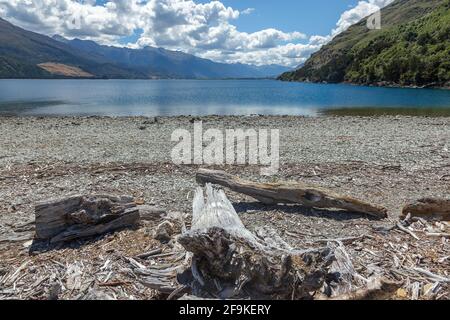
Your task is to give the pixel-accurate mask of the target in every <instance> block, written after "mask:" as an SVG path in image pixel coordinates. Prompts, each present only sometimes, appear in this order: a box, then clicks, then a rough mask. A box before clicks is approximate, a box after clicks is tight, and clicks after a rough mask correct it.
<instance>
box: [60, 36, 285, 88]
mask: <svg viewBox="0 0 450 320" xmlns="http://www.w3.org/2000/svg"><path fill="white" fill-rule="evenodd" d="M54 39H57V40H58V41H62V42H64V43H66V44H68V45H69V46H71V47H73V48H74V49H76V50H78V51H82V52H84V53H86V54H92V55H95V56H100V57H102V58H103V59H105V60H107V61H112V62H113V63H115V64H116V65H118V66H121V67H124V68H128V69H132V70H139V71H140V72H141V73H143V74H144V75H145V76H147V77H152V76H153V77H154V76H157V77H163V78H189V79H191V78H193V79H211V78H214V79H217V78H267V77H276V76H278V75H280V74H281V73H283V72H286V71H287V70H288V69H289V68H287V67H283V66H277V65H268V66H253V65H246V64H225V63H217V62H213V61H211V60H208V59H202V58H199V57H196V56H194V55H190V54H187V53H183V52H180V51H170V50H166V49H163V48H154V47H145V48H143V49H129V48H121V47H113V46H104V45H99V44H97V43H96V42H94V41H86V40H80V39H74V40H67V39H64V38H62V37H60V36H55V37H54Z"/></svg>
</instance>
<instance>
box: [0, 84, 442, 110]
mask: <svg viewBox="0 0 450 320" xmlns="http://www.w3.org/2000/svg"><path fill="white" fill-rule="evenodd" d="M377 112H378V113H383V114H384V113H393V114H401V113H405V114H411V113H412V114H425V115H427V114H436V115H450V90H435V89H399V88H375V87H358V86H351V85H344V84H337V85H331V84H307V83H290V82H280V81H275V80H211V81H206V80H198V81H197V80H142V81H141V80H0V114H13V115H39V116H66V115H71V116H72V115H84V116H89V115H107V116H159V115H212V114H219V115H250V114H278V115H280V114H282V115H318V114H323V113H325V114H327V113H328V114H347V113H350V114H358V115H364V114H372V113H373V114H376V113H377Z"/></svg>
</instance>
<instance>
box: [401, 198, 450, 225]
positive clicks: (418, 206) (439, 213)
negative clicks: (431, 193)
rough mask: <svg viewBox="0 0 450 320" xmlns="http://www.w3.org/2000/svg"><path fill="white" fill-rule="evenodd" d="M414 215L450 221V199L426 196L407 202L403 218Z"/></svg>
mask: <svg viewBox="0 0 450 320" xmlns="http://www.w3.org/2000/svg"><path fill="white" fill-rule="evenodd" d="M408 214H411V216H412V217H420V218H425V219H431V220H433V219H437V220H443V221H450V199H432V198H425V199H420V200H417V201H415V202H413V203H410V204H407V205H406V206H405V207H404V208H403V212H402V216H401V218H402V219H405V218H406V217H407V216H408Z"/></svg>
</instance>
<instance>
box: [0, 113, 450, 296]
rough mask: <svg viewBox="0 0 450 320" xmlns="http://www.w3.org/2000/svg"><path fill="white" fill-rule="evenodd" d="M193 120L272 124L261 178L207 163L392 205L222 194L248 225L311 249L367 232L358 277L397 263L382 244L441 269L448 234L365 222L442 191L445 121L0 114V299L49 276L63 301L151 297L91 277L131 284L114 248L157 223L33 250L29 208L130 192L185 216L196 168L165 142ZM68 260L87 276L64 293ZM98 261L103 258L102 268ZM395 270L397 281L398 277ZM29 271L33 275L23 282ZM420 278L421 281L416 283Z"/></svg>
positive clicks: (146, 235) (447, 268) (143, 243)
mask: <svg viewBox="0 0 450 320" xmlns="http://www.w3.org/2000/svg"><path fill="white" fill-rule="evenodd" d="M194 121H202V122H203V126H204V128H205V129H208V128H217V129H237V128H242V129H247V128H253V129H258V128H267V129H280V170H279V173H278V174H277V175H275V176H272V177H263V176H260V174H259V168H258V167H256V166H227V167H215V168H216V169H221V170H225V171H227V172H230V173H233V174H236V175H238V176H240V177H244V178H248V179H251V180H254V181H270V182H276V181H285V180H288V181H302V182H306V183H311V184H316V185H318V186H323V187H327V188H329V189H332V190H335V191H338V192H340V193H344V194H347V195H350V196H353V197H356V198H359V199H361V200H364V201H367V202H370V203H373V204H377V205H381V206H384V207H386V208H387V209H388V214H389V218H388V219H386V220H383V221H371V220H370V219H368V218H367V217H363V216H361V217H360V216H353V215H347V214H339V215H336V214H335V213H333V212H324V211H320V210H312V209H305V208H301V207H298V206H263V205H261V204H259V203H257V202H256V201H255V200H253V199H251V198H249V197H246V196H243V195H240V194H236V193H233V192H231V191H226V193H227V195H228V196H229V198H230V200H231V201H232V202H233V203H234V204H235V207H236V209H237V212H238V213H239V215H240V216H241V219H242V220H243V222H244V224H245V225H246V226H247V227H248V228H249V229H250V230H252V229H253V228H255V227H256V226H259V225H270V226H273V227H274V228H275V229H276V230H278V231H279V233H280V235H281V236H282V237H283V238H284V239H285V240H286V241H288V242H290V243H291V244H292V245H294V246H298V247H309V246H310V245H311V243H312V242H314V241H313V240H314V239H327V238H344V237H351V236H358V235H361V234H370V235H371V236H370V237H369V238H368V239H366V240H364V248H371V249H367V250H368V251H369V252H366V251H365V250H362V249H361V243H355V244H352V245H350V246H349V250H350V252H352V254H354V255H355V261H354V263H355V266H356V267H357V268H358V270H359V272H361V274H364V275H365V276H367V277H369V276H370V275H371V274H373V273H374V272H375V271H376V270H377V268H380V266H381V265H382V266H386V265H387V264H389V265H392V266H395V264H396V263H398V262H397V261H395V259H394V258H393V257H392V256H390V255H389V254H387V253H386V252H385V251H383V250H387V251H389V250H390V251H395V250H398V252H404V254H405V255H406V254H407V255H408V257H412V258H411V259H412V260H411V261H409V260H406V261H402V262H401V263H402V264H404V265H405V269H407V268H406V265H408V264H410V263H412V264H414V263H415V264H416V265H417V266H422V267H423V266H426V268H427V269H429V270H432V271H434V272H436V273H439V274H441V275H442V276H446V277H449V276H450V262H449V260H448V255H449V252H450V249H449V242H448V239H440V238H438V239H422V238H421V240H420V241H417V240H415V239H411V238H410V236H409V235H408V234H406V233H403V232H400V231H395V232H392V234H391V236H390V238H381V235H379V234H378V233H377V232H376V231H375V229H374V226H388V225H390V224H392V223H394V221H396V220H398V217H399V214H400V212H401V208H402V207H403V206H404V205H405V204H406V203H408V202H410V201H413V200H416V199H419V198H424V197H444V198H445V197H449V195H450V118H446V117H442V118H427V117H406V116H401V117H400V116H399V117H394V116H380V117H326V116H325V117H317V118H308V117H294V116H285V117H282V116H247V117H244V116H243V117H232V116H230V117H221V116H208V117H195V118H194V117H189V116H184V117H158V118H141V117H133V118H108V117H85V118H84V117H64V118H56V117H46V118H37V117H23V118H21V117H2V118H0V137H1V142H2V143H1V144H0V299H1V298H32V299H46V298H48V296H49V295H50V294H51V290H52V288H53V287H54V284H55V283H60V284H61V286H60V287H61V289H60V291H61V292H60V294H59V298H62V299H73V298H80V297H85V296H86V295H87V294H88V293H89V292H91V291H92V289H93V288H96V289H99V287H102V288H103V290H104V291H105V292H106V293H105V294H108V295H109V296H110V297H113V298H117V299H150V298H158V295H157V293H155V292H154V291H152V290H150V289H145V288H142V287H140V285H139V284H129V285H124V286H99V283H102V282H103V281H104V280H105V278H106V277H107V275H108V274H109V273H110V272H111V274H110V275H109V276H108V278H107V281H111V280H114V279H116V278H117V279H120V280H121V281H122V280H123V281H125V282H124V283H128V282H127V281H131V278H130V277H131V276H130V275H129V273H127V270H126V267H125V265H124V262H123V260H121V259H120V256H124V255H127V256H133V255H137V254H139V253H142V252H143V251H145V250H149V249H152V248H154V247H157V246H166V245H161V244H159V243H157V242H156V241H155V240H154V239H153V238H152V236H151V233H150V232H149V231H148V230H149V229H151V228H153V227H154V226H153V225H152V224H151V223H146V224H143V225H142V226H141V227H140V228H139V229H138V230H126V231H122V232H118V233H114V234H110V235H106V236H104V237H101V238H99V239H95V241H93V240H88V241H86V242H78V243H77V245H72V246H70V245H69V246H64V247H59V248H57V249H55V250H51V251H48V252H45V253H42V254H30V252H29V247H30V245H31V244H30V240H31V239H32V234H33V228H34V226H33V221H34V205H35V203H36V202H38V201H41V200H46V199H49V198H55V197H64V196H68V195H74V194H91V193H98V194H105V193H110V194H116V195H131V196H134V197H135V198H136V199H140V200H141V201H142V202H145V203H146V204H149V205H156V206H158V207H160V208H164V209H166V210H167V211H168V212H182V213H185V214H186V215H189V214H190V212H191V201H192V194H193V191H194V189H195V187H196V183H195V173H196V171H197V170H198V168H199V167H200V166H195V165H191V166H178V165H175V164H173V163H172V161H171V150H172V148H173V147H174V145H175V144H176V143H174V142H171V134H172V132H173V131H174V130H175V129H180V128H182V129H187V130H189V131H192V128H193V122H194ZM155 223H156V222H155ZM300 235H303V236H300ZM11 239H14V240H11ZM405 245H406V248H405ZM395 246H399V247H395ZM394 247H395V250H394V249H393V248H394ZM163 249H164V248H163ZM108 250H109V251H108ZM400 256H401V254H400V255H399V258H400ZM414 257H415V258H414ZM446 257H447V258H446ZM443 258H444V259H443ZM445 258H446V259H445ZM408 259H410V258H408ZM414 259H416V260H417V259H418V260H417V261H416V260H414ZM27 261H28V262H27ZM107 261H109V262H108V263H107ZM26 262H27V264H26V266H23V264H24V263H26ZM75 262H80V263H82V265H83V268H85V269H84V270H85V271H84V272H85V273H86V275H88V274H89V277H88V276H86V278H89V279H88V280H86V281H85V282H83V286H82V287H81V289H80V288H79V289H77V291H76V292H74V291H73V290H72V291H71V290H67V288H66V286H65V285H64V281H65V280H64V279H63V278H61V277H62V275H64V274H66V273H67V268H68V266H69V265H71V264H73V263H75ZM105 264H107V265H108V266H107V267H105V268H103V269H101V267H102V266H103V267H104V266H105ZM20 267H22V268H20ZM408 267H410V266H408ZM18 268H19V269H18ZM30 268H31V269H30ZM64 268H66V269H64ZM398 268H399V267H398V266H397V269H398ZM17 270H19V272H18V275H20V276H16V277H15V285H14V287H13V286H12V285H13V284H12V283H9V282H7V281H6V282H5V281H4V282H3V284H2V277H3V280H5V277H6V276H7V275H10V274H11V273H14V272H15V271H17ZM109 270H111V271H109ZM388 273H389V272H388V271H386V274H388ZM31 274H32V276H30V275H31ZM55 274H56V276H55ZM58 275H59V276H58ZM391 276H392V277H394V278H395V275H391ZM115 277H116V278H115ZM397 277H400V278H402V276H401V275H398V274H397ZM9 279H10V278H9ZM124 279H125V280H124ZM402 279H403V280H404V277H403V278H402ZM408 279H409V278H408ZM38 280H40V281H41V282H39V283H38V284H35V285H34V286H33V285H32V284H30V282H32V283H35V282H37V281H38ZM416 280H417V279H416ZM417 281H419V280H417ZM421 284H422V286H424V285H426V284H427V282H426V281H425V280H423V281H422V282H421ZM409 285H410V284H409ZM407 287H408V286H407ZM21 288H22V289H21ZM403 298H405V297H403ZM425 298H426V297H425ZM434 298H440V299H448V298H450V297H449V293H448V286H447V287H446V286H445V285H443V286H442V287H441V288H440V290H438V293H436V296H435V297H434Z"/></svg>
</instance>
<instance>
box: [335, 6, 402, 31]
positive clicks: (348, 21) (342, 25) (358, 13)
mask: <svg viewBox="0 0 450 320" xmlns="http://www.w3.org/2000/svg"><path fill="white" fill-rule="evenodd" d="M392 2H394V0H367V1H359V2H358V4H357V5H356V7H354V8H352V9H350V10H347V11H345V12H344V13H343V14H342V15H341V17H340V19H339V21H338V23H337V24H336V28H335V29H334V30H333V31H332V33H331V35H332V36H336V35H338V34H339V33H341V32H343V31H345V30H347V29H348V28H349V27H350V26H351V25H353V24H355V23H357V22H359V21H361V20H362V19H363V18H365V17H367V16H369V15H371V14H372V13H375V12H376V11H378V10H380V9H381V8H383V7H385V6H387V5H389V4H391V3H392Z"/></svg>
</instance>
